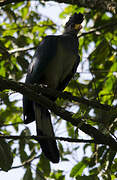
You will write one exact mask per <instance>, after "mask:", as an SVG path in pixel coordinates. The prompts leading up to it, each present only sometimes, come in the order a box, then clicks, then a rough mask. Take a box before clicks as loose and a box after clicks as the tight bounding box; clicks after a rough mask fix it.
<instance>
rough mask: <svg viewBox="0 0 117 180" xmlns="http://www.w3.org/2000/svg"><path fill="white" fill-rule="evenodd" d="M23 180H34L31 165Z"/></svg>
mask: <svg viewBox="0 0 117 180" xmlns="http://www.w3.org/2000/svg"><path fill="white" fill-rule="evenodd" d="M23 180H33V177H32V172H31V169H30V167H28V168H27V170H26V172H25V174H24V177H23Z"/></svg>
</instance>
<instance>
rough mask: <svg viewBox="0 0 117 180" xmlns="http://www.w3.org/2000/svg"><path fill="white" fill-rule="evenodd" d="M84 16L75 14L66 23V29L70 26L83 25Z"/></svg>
mask: <svg viewBox="0 0 117 180" xmlns="http://www.w3.org/2000/svg"><path fill="white" fill-rule="evenodd" d="M83 20H84V18H83V14H81V13H78V14H77V13H75V14H73V15H72V16H71V17H70V18H69V21H68V22H67V23H66V25H65V26H66V27H67V26H69V25H70V24H81V23H82V22H83Z"/></svg>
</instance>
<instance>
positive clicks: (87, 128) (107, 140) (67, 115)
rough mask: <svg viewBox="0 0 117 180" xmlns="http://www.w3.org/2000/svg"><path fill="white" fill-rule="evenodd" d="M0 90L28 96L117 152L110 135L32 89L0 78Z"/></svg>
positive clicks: (116, 146)
mask: <svg viewBox="0 0 117 180" xmlns="http://www.w3.org/2000/svg"><path fill="white" fill-rule="evenodd" d="M0 89H1V90H4V89H11V90H14V91H16V92H19V93H21V94H23V95H25V96H28V98H29V99H31V100H33V101H35V102H37V103H39V104H40V105H41V106H42V107H46V108H47V109H50V110H51V111H53V112H54V113H55V114H56V115H58V116H60V117H61V118H63V119H64V120H66V121H68V122H70V123H71V124H72V125H74V126H76V127H78V128H79V129H80V130H82V131H83V132H85V133H86V134H88V135H89V136H91V137H93V138H94V141H95V142H96V143H100V144H105V145H109V146H110V147H111V148H112V149H113V150H117V142H116V141H115V140H114V139H113V138H112V137H111V136H110V135H108V136H107V135H105V134H103V133H102V132H100V131H99V130H98V129H96V128H94V127H92V126H91V125H89V124H86V123H84V122H83V121H82V120H81V119H78V118H75V117H73V115H74V114H73V113H71V112H69V111H67V110H65V109H64V108H61V107H59V106H57V105H56V104H55V103H54V102H53V101H51V100H50V99H48V98H47V97H45V96H43V95H40V94H38V93H35V91H34V90H33V89H31V88H28V87H27V85H25V84H24V83H17V82H15V81H13V80H8V79H5V78H3V77H1V76H0Z"/></svg>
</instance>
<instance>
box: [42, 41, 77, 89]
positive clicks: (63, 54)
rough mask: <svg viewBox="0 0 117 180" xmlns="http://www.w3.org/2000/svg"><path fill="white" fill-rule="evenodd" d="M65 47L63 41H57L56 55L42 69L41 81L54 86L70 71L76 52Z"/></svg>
mask: <svg viewBox="0 0 117 180" xmlns="http://www.w3.org/2000/svg"><path fill="white" fill-rule="evenodd" d="M67 47H69V46H67ZM67 47H66V46H65V45H64V43H58V46H57V51H56V55H55V57H54V58H53V59H52V60H51V61H50V63H49V64H48V66H47V67H46V69H45V71H44V74H43V82H44V84H47V85H48V86H49V87H52V88H56V87H57V86H58V84H59V82H62V81H63V80H64V79H65V78H66V77H67V75H68V74H69V73H70V72H71V70H72V68H73V66H74V64H75V61H76V59H77V54H76V53H75V52H74V51H73V50H71V49H69V48H67Z"/></svg>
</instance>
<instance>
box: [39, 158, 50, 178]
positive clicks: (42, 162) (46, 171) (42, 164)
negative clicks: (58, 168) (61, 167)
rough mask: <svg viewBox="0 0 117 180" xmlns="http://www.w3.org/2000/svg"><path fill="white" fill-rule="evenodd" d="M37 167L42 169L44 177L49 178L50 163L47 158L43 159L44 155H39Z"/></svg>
mask: <svg viewBox="0 0 117 180" xmlns="http://www.w3.org/2000/svg"><path fill="white" fill-rule="evenodd" d="M39 165H40V167H41V168H42V169H43V173H44V175H45V176H49V174H50V171H51V169H50V162H49V160H48V159H47V158H45V156H44V155H41V157H40V162H39Z"/></svg>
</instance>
